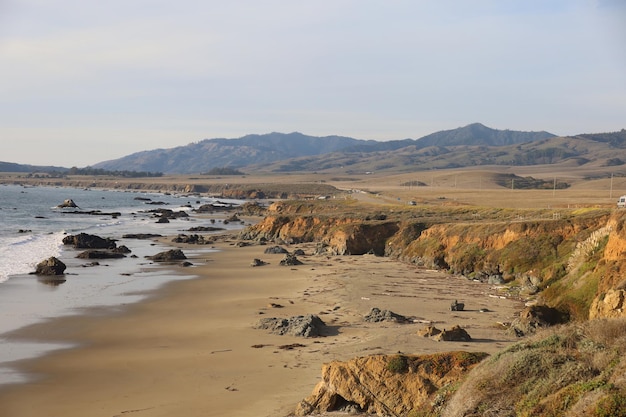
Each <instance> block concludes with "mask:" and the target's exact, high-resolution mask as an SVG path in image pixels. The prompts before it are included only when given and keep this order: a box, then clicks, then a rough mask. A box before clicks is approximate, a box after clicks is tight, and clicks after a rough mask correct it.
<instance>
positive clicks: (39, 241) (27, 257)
mask: <svg viewBox="0 0 626 417" xmlns="http://www.w3.org/2000/svg"><path fill="white" fill-rule="evenodd" d="M63 236H64V234H63V232H58V233H49V234H39V235H36V234H23V235H20V236H15V237H0V259H2V262H0V282H3V281H6V280H7V279H8V278H9V277H10V276H11V275H20V274H27V273H29V272H33V271H34V270H35V267H36V266H37V264H38V263H39V262H41V261H42V260H44V259H47V258H49V257H51V256H59V254H60V253H61V247H62V245H63Z"/></svg>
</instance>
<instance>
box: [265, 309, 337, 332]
mask: <svg viewBox="0 0 626 417" xmlns="http://www.w3.org/2000/svg"><path fill="white" fill-rule="evenodd" d="M256 328H257V329H263V330H269V331H270V332H271V333H274V334H278V335H290V336H300V337H317V336H323V335H324V333H325V331H326V324H325V323H324V322H323V321H322V319H320V318H319V317H318V316H316V315H313V314H309V315H306V316H294V317H290V318H288V319H284V318H276V317H268V318H264V319H261V320H259V322H258V324H257V325H256Z"/></svg>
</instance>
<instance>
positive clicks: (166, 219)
mask: <svg viewBox="0 0 626 417" xmlns="http://www.w3.org/2000/svg"><path fill="white" fill-rule="evenodd" d="M169 222H170V221H169V220H168V218H167V217H159V220H157V223H169Z"/></svg>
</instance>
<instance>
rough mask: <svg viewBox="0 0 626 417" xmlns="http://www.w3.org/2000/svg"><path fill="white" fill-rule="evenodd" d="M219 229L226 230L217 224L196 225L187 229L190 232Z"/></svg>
mask: <svg viewBox="0 0 626 417" xmlns="http://www.w3.org/2000/svg"><path fill="white" fill-rule="evenodd" d="M219 230H224V228H223V227H215V226H196V227H191V228H189V229H187V231H188V232H217V231H219Z"/></svg>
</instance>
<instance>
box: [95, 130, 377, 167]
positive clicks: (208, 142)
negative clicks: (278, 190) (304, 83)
mask: <svg viewBox="0 0 626 417" xmlns="http://www.w3.org/2000/svg"><path fill="white" fill-rule="evenodd" d="M362 143H371V144H373V143H375V141H363V140H358V139H353V138H348V137H342V136H325V137H315V136H307V135H303V134H302V133H298V132H294V133H288V134H285V133H269V134H266V135H247V136H244V137H241V138H238V139H221V138H220V139H205V140H202V141H200V142H196V143H191V144H189V145H186V146H178V147H175V148H170V149H156V150H151V151H143V152H138V153H134V154H131V155H128V156H125V157H123V158H120V159H115V160H111V161H105V162H100V163H98V164H96V165H94V167H95V168H103V169H108V170H127V169H131V168H132V169H135V170H140V171H159V172H164V173H167V174H189V173H202V172H208V171H210V170H211V169H214V168H224V167H230V168H241V167H245V166H248V165H252V164H268V163H271V162H275V161H280V160H285V159H290V158H294V157H299V156H311V155H320V154H326V153H330V152H337V151H339V150H341V149H345V148H348V147H351V146H355V145H356V144H362Z"/></svg>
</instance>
